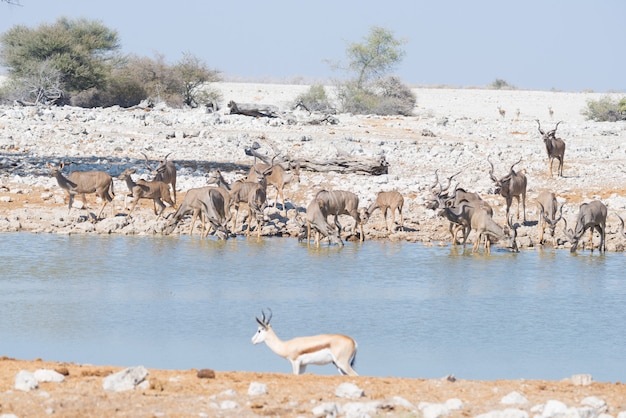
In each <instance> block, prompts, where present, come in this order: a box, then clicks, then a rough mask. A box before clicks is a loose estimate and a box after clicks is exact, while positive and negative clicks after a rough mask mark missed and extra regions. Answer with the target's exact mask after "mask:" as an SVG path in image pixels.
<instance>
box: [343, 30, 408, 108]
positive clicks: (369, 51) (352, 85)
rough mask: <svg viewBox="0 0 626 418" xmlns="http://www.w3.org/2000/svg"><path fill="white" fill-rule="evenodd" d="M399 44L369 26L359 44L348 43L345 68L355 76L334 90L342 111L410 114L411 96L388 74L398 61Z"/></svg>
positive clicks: (383, 32)
mask: <svg viewBox="0 0 626 418" xmlns="http://www.w3.org/2000/svg"><path fill="white" fill-rule="evenodd" d="M403 43H404V42H403V41H399V40H397V39H395V38H394V36H393V34H392V33H391V32H390V31H388V30H386V29H384V28H380V27H373V28H371V29H370V32H369V34H368V36H367V37H365V40H364V42H363V43H353V44H350V45H349V46H348V48H347V50H346V54H347V56H348V60H349V63H348V66H347V69H348V70H349V71H352V72H354V73H355V77H354V78H353V79H351V80H348V81H346V82H344V83H341V84H340V85H338V87H337V97H338V99H339V102H340V103H341V107H342V110H343V111H344V112H351V113H356V114H366V113H372V114H376V115H398V114H399V115H410V114H411V112H412V111H413V107H414V106H415V101H416V98H415V95H414V94H413V92H412V91H411V89H410V88H408V87H407V86H405V85H403V84H402V83H401V81H400V79H399V78H398V77H395V76H392V75H388V73H389V72H390V71H391V70H392V69H393V68H394V67H395V66H396V65H398V63H399V62H400V61H401V60H402V58H403V57H404V51H403V50H402V49H401V48H400V46H401V45H402V44H403Z"/></svg>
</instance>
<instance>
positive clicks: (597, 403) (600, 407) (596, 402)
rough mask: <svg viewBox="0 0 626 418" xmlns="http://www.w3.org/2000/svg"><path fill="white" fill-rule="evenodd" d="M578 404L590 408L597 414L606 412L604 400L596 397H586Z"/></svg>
mask: <svg viewBox="0 0 626 418" xmlns="http://www.w3.org/2000/svg"><path fill="white" fill-rule="evenodd" d="M580 404H581V405H583V406H590V407H592V408H593V409H595V410H596V411H598V412H606V410H607V406H606V401H604V399H600V398H598V397H597V396H587V397H586V398H584V399H583V400H582V401H580Z"/></svg>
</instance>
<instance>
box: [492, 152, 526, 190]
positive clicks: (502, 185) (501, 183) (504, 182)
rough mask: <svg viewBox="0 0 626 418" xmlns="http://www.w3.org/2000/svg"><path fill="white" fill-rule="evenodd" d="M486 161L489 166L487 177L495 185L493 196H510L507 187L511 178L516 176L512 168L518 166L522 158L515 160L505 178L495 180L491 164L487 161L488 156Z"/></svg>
mask: <svg viewBox="0 0 626 418" xmlns="http://www.w3.org/2000/svg"><path fill="white" fill-rule="evenodd" d="M487 161H488V162H489V165H490V166H491V168H490V169H489V177H491V180H492V181H493V182H494V183H495V188H494V189H493V192H494V194H499V195H501V196H502V197H508V196H509V194H510V193H509V192H510V190H509V187H510V184H511V179H512V178H513V176H515V175H516V174H517V173H516V172H515V170H513V167H515V166H516V165H517V164H519V163H520V162H521V161H522V158H521V157H520V159H519V160H517V162H516V163H514V164H513V165H512V166H511V169H510V170H509V174H507V175H506V176H504V177H502V178H500V179H499V178H497V177H496V176H495V175H494V174H493V163H492V162H491V160H490V159H489V156H487Z"/></svg>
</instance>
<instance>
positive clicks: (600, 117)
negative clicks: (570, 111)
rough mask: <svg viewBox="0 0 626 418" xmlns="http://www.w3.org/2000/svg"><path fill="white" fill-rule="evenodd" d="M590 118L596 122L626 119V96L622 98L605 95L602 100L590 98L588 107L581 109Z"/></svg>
mask: <svg viewBox="0 0 626 418" xmlns="http://www.w3.org/2000/svg"><path fill="white" fill-rule="evenodd" d="M581 113H582V115H583V116H585V117H586V118H587V119H588V120H594V121H596V122H616V121H618V120H626V97H623V98H622V99H621V100H619V101H618V100H616V99H612V98H611V97H610V96H605V97H603V98H601V99H600V100H588V101H587V109H583V110H582V111H581Z"/></svg>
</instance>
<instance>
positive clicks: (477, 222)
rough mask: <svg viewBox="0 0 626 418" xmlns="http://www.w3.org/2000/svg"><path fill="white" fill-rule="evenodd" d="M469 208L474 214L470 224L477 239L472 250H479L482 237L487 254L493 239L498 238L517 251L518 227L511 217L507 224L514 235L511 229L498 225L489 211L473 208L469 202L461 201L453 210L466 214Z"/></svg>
mask: <svg viewBox="0 0 626 418" xmlns="http://www.w3.org/2000/svg"><path fill="white" fill-rule="evenodd" d="M469 210H472V214H471V215H470V225H471V228H472V229H473V230H474V231H476V234H477V236H476V240H475V241H474V247H473V249H472V252H477V251H478V249H479V246H480V242H481V241H482V239H484V240H485V249H486V251H487V254H489V253H491V240H492V239H496V240H498V241H503V242H504V245H503V246H504V247H505V248H507V249H509V250H512V251H515V252H517V251H518V247H517V242H516V238H517V227H516V226H514V225H513V223H512V221H511V218H507V225H508V227H509V228H510V229H512V230H513V235H512V236H511V235H509V231H508V230H506V229H504V228H502V227H501V226H500V225H498V224H497V223H496V222H495V221H494V220H493V218H492V217H491V216H489V214H488V213H487V211H485V210H482V209H476V208H472V206H471V205H470V204H468V203H465V202H463V203H461V204H460V206H459V207H458V208H456V210H453V213H455V214H457V215H458V216H464V215H463V214H464V213H465V212H467V211H469Z"/></svg>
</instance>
